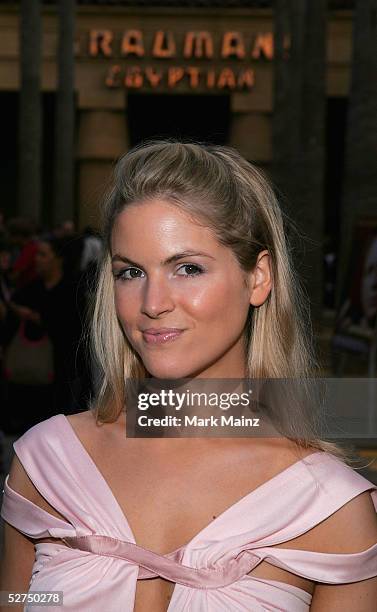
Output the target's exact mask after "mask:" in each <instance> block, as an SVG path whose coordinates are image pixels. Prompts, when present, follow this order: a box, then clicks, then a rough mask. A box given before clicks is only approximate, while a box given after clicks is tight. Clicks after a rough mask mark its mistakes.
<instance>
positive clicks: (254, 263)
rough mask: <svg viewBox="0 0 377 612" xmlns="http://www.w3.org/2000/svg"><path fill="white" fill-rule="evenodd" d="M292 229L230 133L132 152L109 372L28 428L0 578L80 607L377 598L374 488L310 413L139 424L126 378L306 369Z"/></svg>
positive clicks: (325, 605) (14, 476)
mask: <svg viewBox="0 0 377 612" xmlns="http://www.w3.org/2000/svg"><path fill="white" fill-rule="evenodd" d="M285 231H286V228H285V226H284V222H283V218H282V213H281V211H280V209H279V206H278V204H277V202H276V199H275V197H274V194H273V191H272V189H271V187H270V186H269V185H268V183H267V182H266V180H265V179H264V178H263V176H262V175H261V174H260V173H259V171H258V170H257V169H256V168H254V167H253V166H252V165H251V164H249V163H248V162H246V161H245V160H244V159H243V158H242V157H241V156H240V155H239V154H238V153H237V152H236V151H234V150H232V149H230V148H226V147H216V146H203V145H198V144H192V143H190V144H187V143H180V142H165V141H160V142H152V143H146V144H145V145H142V146H139V147H137V148H135V149H133V150H131V151H130V152H128V153H127V154H126V155H125V156H124V157H123V158H122V159H121V160H120V161H119V162H118V164H117V166H116V170H115V176H114V182H113V186H112V189H111V192H110V194H109V197H108V200H107V203H106V208H105V218H104V239H105V245H106V246H105V253H104V257H103V262H102V267H101V271H100V275H99V281H98V289H97V297H96V304H95V309H94V316H93V322H92V332H93V340H94V347H95V351H96V358H97V361H98V363H99V364H100V366H101V370H102V373H103V376H102V381H101V385H100V388H99V389H98V393H97V397H96V398H95V400H94V401H93V404H92V406H91V408H90V409H89V410H87V411H83V412H80V413H78V414H75V415H72V416H69V417H66V416H64V415H57V416H54V417H52V418H50V419H48V420H46V421H44V422H42V423H40V424H38V425H36V426H34V427H33V428H32V429H30V430H29V431H28V432H26V434H24V435H23V436H22V437H21V438H20V439H19V440H18V441H17V442H16V443H15V445H14V448H15V457H14V461H13V464H12V467H11V471H10V474H9V476H8V478H7V480H6V483H5V497H4V503H3V507H2V516H3V518H4V519H5V550H4V561H3V578H2V585H1V588H2V589H3V590H6V591H12V592H19V593H22V592H27V591H28V590H29V591H30V593H29V594H30V595H31V593H32V592H35V591H37V592H42V591H43V592H44V591H46V592H48V593H51V592H60V591H62V592H63V597H64V603H63V606H62V609H64V610H70V611H76V612H102V611H104V610H105V611H106V612H120V611H124V612H126V611H127V612H131V610H136V611H137V612H149V611H153V612H163V611H165V610H169V612H181V611H184V610H185V611H190V612H204V611H208V612H229V611H241V610H242V611H244V610H251V611H261V610H270V611H271V610H286V611H289V612H304V611H307V610H309V609H310V610H311V611H313V612H323V611H324V610H331V612H335V611H337V610H339V611H342V612H355V611H356V610H357V612H374V611H375V604H376V600H377V518H376V509H377V491H376V486H374V485H373V484H372V483H371V482H369V481H368V480H366V479H365V478H364V477H362V476H361V475H360V474H358V473H357V472H356V471H354V470H353V469H352V468H351V467H350V466H349V465H347V464H346V462H345V461H343V460H342V455H341V451H340V450H339V449H338V448H337V446H335V445H332V444H330V443H326V442H324V441H322V440H321V439H318V438H316V437H315V435H314V434H313V433H312V432H311V423H310V420H309V419H308V418H307V417H306V416H305V412H304V411H303V414H302V416H301V421H302V422H301V423H300V425H301V432H302V431H306V435H305V436H301V438H300V439H299V437H298V436H297V438H295V436H294V435H286V436H281V437H280V438H279V437H274V438H256V437H244V438H239V437H223V438H222V437H221V438H211V437H202V438H200V437H198V438H187V437H186V438H185V437H181V438H164V437H160V438H136V437H134V438H132V437H127V436H126V433H125V431H126V430H125V423H126V418H127V404H126V406H124V404H125V379H142V378H148V377H149V378H153V379H174V380H175V379H180V378H185V379H201V378H203V379H211V378H213V379H230V378H231V379H244V378H245V377H249V378H254V379H257V378H263V377H265V378H268V377H270V378H292V379H296V378H297V379H302V380H305V379H306V378H308V376H309V375H310V373H311V371H312V368H313V358H312V351H311V344H310V341H309V340H308V337H309V331H310V330H308V328H307V326H306V324H305V323H306V321H305V317H306V311H305V310H303V309H302V306H300V304H302V299H303V296H302V294H301V293H300V292H299V284H298V281H297V278H296V277H295V275H294V272H293V270H292V266H291V263H290V256H289V248H288V246H287V243H286V237H285ZM124 407H125V410H124ZM281 408H282V410H283V409H284V406H281ZM287 430H288V431H289V430H290V428H289V426H288V428H287ZM292 431H294V424H293V428H292ZM34 603H35V600H34ZM50 605H51V604H50ZM20 609H23V607H22V606H20ZM25 609H26V610H28V609H29V607H28V605H25ZM32 609H33V610H39V606H38V605H33V608H32V607H31V606H30V610H32ZM40 609H41V610H42V606H40ZM49 609H50V607H49V605H47V606H43V610H49ZM54 609H56V607H53V606H52V605H51V610H54Z"/></svg>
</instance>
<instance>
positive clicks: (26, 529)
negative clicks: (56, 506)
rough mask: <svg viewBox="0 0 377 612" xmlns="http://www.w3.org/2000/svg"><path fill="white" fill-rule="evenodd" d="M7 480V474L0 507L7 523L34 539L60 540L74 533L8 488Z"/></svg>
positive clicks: (56, 518) (66, 525) (66, 523)
mask: <svg viewBox="0 0 377 612" xmlns="http://www.w3.org/2000/svg"><path fill="white" fill-rule="evenodd" d="M8 479H9V474H8V475H7V477H6V479H5V482H4V489H3V493H4V495H3V503H2V507H1V516H2V518H3V519H4V520H5V521H6V522H7V523H9V524H10V525H12V526H13V527H15V528H16V529H18V530H19V531H21V532H22V533H24V534H25V535H27V536H29V537H31V538H34V539H38V538H44V537H49V536H51V537H53V538H61V537H62V536H65V535H67V534H69V535H70V534H75V533H76V531H75V529H74V527H73V526H72V525H71V524H70V523H68V522H66V521H63V520H62V519H60V518H58V517H56V516H54V515H52V514H50V513H49V512H47V510H44V509H43V508H40V507H39V506H37V505H36V504H34V503H33V502H32V501H30V500H29V499H27V498H26V497H24V496H23V495H21V494H20V493H17V491H15V490H14V489H12V488H11V487H10V486H9V484H8Z"/></svg>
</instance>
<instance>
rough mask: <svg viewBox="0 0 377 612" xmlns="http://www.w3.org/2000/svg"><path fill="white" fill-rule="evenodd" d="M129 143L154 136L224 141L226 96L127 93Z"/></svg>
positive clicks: (227, 119) (226, 135) (227, 117)
mask: <svg viewBox="0 0 377 612" xmlns="http://www.w3.org/2000/svg"><path fill="white" fill-rule="evenodd" d="M127 114H128V130H129V137H130V144H131V146H135V145H137V144H138V143H140V142H142V141H144V140H150V139H154V138H177V139H182V140H190V141H199V142H206V143H210V144H220V145H223V144H227V142H228V139H229V127H230V95H197V94H196V95H192V94H191V95H183V94H175V95H167V94H136V93H131V94H128V108H127Z"/></svg>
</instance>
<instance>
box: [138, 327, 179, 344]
mask: <svg viewBox="0 0 377 612" xmlns="http://www.w3.org/2000/svg"><path fill="white" fill-rule="evenodd" d="M183 331H184V330H183V329H166V328H165V329H161V330H160V329H153V328H151V329H146V330H144V331H143V339H144V340H145V342H146V343H147V344H165V342H170V340H175V339H176V338H178V337H179V336H180V335H181V334H182V333H183Z"/></svg>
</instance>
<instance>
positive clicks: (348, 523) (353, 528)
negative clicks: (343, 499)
mask: <svg viewBox="0 0 377 612" xmlns="http://www.w3.org/2000/svg"><path fill="white" fill-rule="evenodd" d="M376 543H377V511H376V508H375V506H374V503H373V499H372V496H371V492H370V491H364V492H362V493H359V494H358V495H356V496H355V497H354V498H353V499H351V500H350V501H348V502H347V503H345V504H344V505H343V506H342V507H341V508H339V509H338V510H337V511H336V512H334V513H333V514H331V515H330V516H329V517H327V518H326V519H325V520H323V521H322V522H320V523H319V524H318V525H315V526H314V527H313V528H312V529H310V530H309V531H307V532H306V533H304V534H303V535H301V536H299V537H297V538H294V539H292V540H290V541H289V542H284V544H282V545H281V546H282V547H284V548H297V549H301V550H310V551H313V552H322V553H335V554H336V553H339V554H352V553H358V552H362V551H364V550H367V549H368V548H370V547H371V546H373V545H374V544H376Z"/></svg>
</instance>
